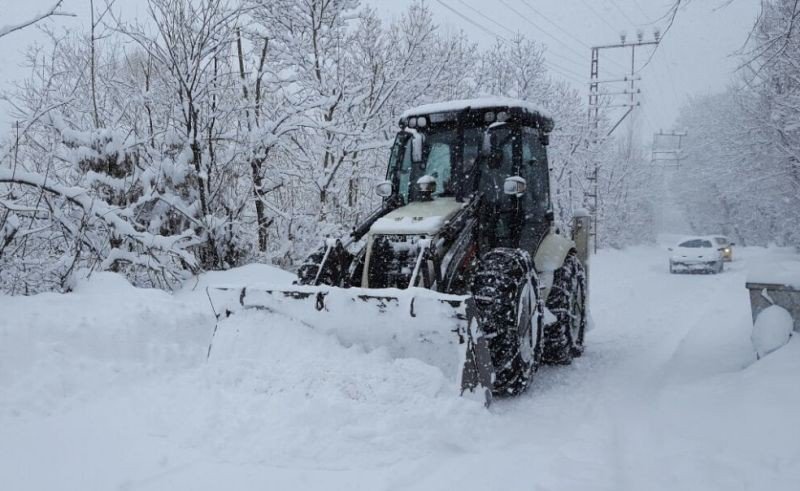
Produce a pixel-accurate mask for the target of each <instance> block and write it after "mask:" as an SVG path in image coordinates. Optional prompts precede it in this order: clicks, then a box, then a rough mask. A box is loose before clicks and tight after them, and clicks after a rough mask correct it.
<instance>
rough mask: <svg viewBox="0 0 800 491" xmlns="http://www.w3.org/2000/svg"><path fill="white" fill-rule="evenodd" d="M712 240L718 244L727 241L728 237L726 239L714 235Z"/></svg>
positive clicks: (723, 243)
mask: <svg viewBox="0 0 800 491" xmlns="http://www.w3.org/2000/svg"><path fill="white" fill-rule="evenodd" d="M714 240H715V241H716V243H717V244H719V245H725V244H727V243H728V239H726V238H725V237H715V238H714Z"/></svg>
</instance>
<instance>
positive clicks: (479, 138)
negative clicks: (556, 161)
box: [376, 98, 553, 251]
mask: <svg viewBox="0 0 800 491" xmlns="http://www.w3.org/2000/svg"><path fill="white" fill-rule="evenodd" d="M552 127H553V123H552V120H550V119H549V118H547V117H546V116H544V115H542V114H541V112H539V111H538V110H537V109H535V108H533V107H531V106H530V105H529V104H528V103H526V102H524V101H517V100H513V99H503V98H487V99H474V100H465V101H452V102H447V103H443V104H429V105H425V106H421V107H418V108H415V109H411V110H409V111H406V112H405V113H403V115H402V116H401V118H400V131H399V132H398V134H397V137H396V138H395V143H394V146H393V147H392V152H391V157H390V162H389V168H388V172H387V176H386V181H384V182H382V183H380V184H378V187H377V189H376V190H377V192H378V194H379V195H382V196H384V198H385V199H387V200H394V201H395V202H397V203H398V204H399V205H400V206H408V205H415V206H414V208H416V209H421V208H424V205H421V204H417V203H419V202H427V201H437V200H448V201H453V202H454V203H465V202H469V201H471V200H475V199H479V200H480V201H481V204H480V210H479V212H478V213H479V214H480V216H481V218H480V219H479V222H480V224H481V227H480V233H479V240H480V241H481V242H482V243H483V244H484V245H485V246H486V247H487V248H493V247H501V246H502V247H521V248H523V249H527V250H529V251H532V250H534V249H535V248H536V246H537V244H538V241H539V240H540V239H541V237H542V236H543V235H544V234H545V233H546V231H547V229H548V228H549V225H550V221H551V220H552V218H551V215H550V214H549V210H550V209H551V206H550V185H549V172H548V162H547V151H546V145H547V143H548V135H549V133H550V131H551V130H552ZM431 208H440V207H431Z"/></svg>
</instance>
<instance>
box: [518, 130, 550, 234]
mask: <svg viewBox="0 0 800 491" xmlns="http://www.w3.org/2000/svg"><path fill="white" fill-rule="evenodd" d="M547 166H548V163H547V152H546V150H545V147H544V145H542V143H541V141H540V140H539V131H538V130H536V129H534V128H528V127H526V128H523V129H522V165H521V167H520V175H521V177H523V178H524V179H525V181H526V183H527V187H528V190H527V192H526V196H525V209H526V214H528V215H533V216H531V217H530V218H532V219H534V220H537V219H542V218H543V217H544V214H545V212H547V210H548V209H549V208H550V181H549V179H550V177H549V175H550V174H549V172H548V169H547Z"/></svg>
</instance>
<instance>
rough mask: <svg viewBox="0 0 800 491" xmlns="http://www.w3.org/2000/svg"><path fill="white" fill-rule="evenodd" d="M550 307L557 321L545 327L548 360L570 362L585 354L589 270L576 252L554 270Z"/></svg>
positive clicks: (545, 352)
mask: <svg viewBox="0 0 800 491" xmlns="http://www.w3.org/2000/svg"><path fill="white" fill-rule="evenodd" d="M547 308H548V310H550V312H551V313H552V314H553V315H554V316H555V318H556V321H555V322H553V323H551V324H548V325H546V326H545V328H544V361H545V362H546V363H550V364H555V365H569V364H570V363H572V359H573V358H576V357H579V356H581V355H582V354H583V338H584V335H585V333H586V317H587V316H586V273H585V270H584V269H583V265H582V264H581V262H580V260H579V259H578V257H577V256H576V255H575V254H569V255H568V256H567V258H566V259H565V260H564V264H562V265H561V267H560V268H558V269H557V270H556V271H555V272H554V274H553V286H552V287H551V288H550V294H549V296H548V297H547Z"/></svg>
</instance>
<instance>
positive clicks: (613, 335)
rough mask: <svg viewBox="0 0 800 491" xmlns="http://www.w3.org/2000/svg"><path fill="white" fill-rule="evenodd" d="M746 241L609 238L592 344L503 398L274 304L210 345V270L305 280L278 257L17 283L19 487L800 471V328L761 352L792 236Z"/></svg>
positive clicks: (460, 485)
mask: <svg viewBox="0 0 800 491" xmlns="http://www.w3.org/2000/svg"><path fill="white" fill-rule="evenodd" d="M736 254H737V257H736V260H735V261H734V262H733V263H732V264H728V265H726V268H727V269H726V272H725V273H724V274H722V275H718V276H716V275H669V274H668V272H667V259H666V252H665V251H663V250H659V249H655V248H634V249H629V250H625V251H601V253H600V254H599V255H598V256H596V257H595V258H594V260H593V264H592V270H591V283H592V285H591V286H592V292H591V295H592V298H591V302H592V315H593V318H594V324H595V329H594V330H593V331H591V332H590V333H589V335H588V337H587V344H588V348H587V351H586V353H585V355H584V356H583V357H582V358H580V359H578V360H576V362H575V363H574V364H573V365H572V366H570V367H560V368H549V367H548V368H544V369H543V370H541V371H540V372H539V373H538V375H537V377H538V378H537V379H536V381H535V383H534V386H533V387H532V389H531V390H529V391H528V392H527V393H526V394H525V395H523V396H522V397H519V398H516V399H511V400H503V401H499V402H497V403H496V404H495V405H493V406H492V408H491V410H489V411H487V410H485V409H483V407H482V406H481V405H480V404H479V403H478V402H475V401H472V400H468V399H462V398H459V397H457V396H455V395H454V392H455V388H454V387H452V385H451V382H450V380H448V378H447V377H445V376H444V375H443V374H442V373H441V371H439V370H438V369H437V368H434V367H432V366H429V365H426V364H424V363H422V362H421V361H419V360H414V359H393V358H392V357H391V356H389V354H388V352H387V351H386V350H381V349H378V350H374V351H371V352H367V351H365V350H364V349H363V348H359V347H358V346H351V347H345V346H343V345H342V344H340V343H339V342H338V341H337V339H336V338H334V337H332V336H330V335H325V334H321V333H320V332H318V331H315V330H314V329H313V328H311V327H309V326H306V325H302V324H300V323H297V322H293V321H291V320H289V319H286V318H281V317H278V316H269V315H267V314H264V313H259V312H248V313H245V314H242V315H240V316H238V317H237V318H236V322H232V321H229V322H228V323H227V324H225V325H223V326H222V327H221V329H222V328H226V329H230V330H237V329H241V330H242V332H244V331H249V332H251V335H250V336H248V339H247V340H242V342H241V343H240V345H239V346H240V350H239V351H238V352H237V351H236V349H234V348H232V347H231V346H230V345H229V346H228V349H227V350H225V351H223V352H222V353H221V354H220V353H214V355H212V356H211V358H210V359H209V360H207V359H206V354H207V350H208V343H209V340H210V338H211V334H212V332H213V329H214V317H213V315H212V313H211V310H210V308H209V306H208V300H207V298H206V296H205V292H204V290H203V287H204V286H205V285H207V284H214V283H237V282H240V281H244V280H247V281H249V282H252V281H257V282H261V283H263V282H270V281H272V282H276V283H281V282H283V283H286V282H288V281H290V279H291V277H290V276H288V275H286V274H285V273H282V272H279V271H277V270H274V269H272V268H268V267H265V266H250V267H247V268H243V269H241V270H238V271H233V272H227V273H214V274H213V275H209V276H207V277H203V278H200V279H199V281H198V282H196V284H195V283H193V284H189V285H187V287H186V288H185V289H184V290H182V291H180V292H178V293H176V294H174V295H169V294H166V293H164V292H161V291H154V290H139V289H135V288H133V287H131V286H130V285H128V284H127V283H125V282H124V281H123V280H121V279H120V278H118V277H116V276H114V275H111V274H104V275H98V276H96V277H94V278H93V279H91V280H89V281H87V282H84V283H81V284H80V285H78V288H77V289H76V291H75V292H74V293H71V294H67V295H57V294H43V295H38V296H35V297H27V298H25V297H14V298H10V297H0V489H3V490H13V491H27V490H47V491H49V490H53V491H62V490H76V491H77V490H80V491H92V490H97V491H107V490H115V489H119V490H125V491H150V490H193V491H194V490H219V489H235V490H250V489H252V490H255V489H259V490H261V489H311V490H314V489H325V490H331V489H348V490H350V489H370V490H395V489H397V490H399V489H403V490H406V489H420V490H436V489H459V490H471V489H475V490H481V491H486V490H489V489H501V488H502V489H506V490H526V491H530V490H572V489H574V490H590V489H592V490H593V489H602V490H606V489H607V490H628V489H629V490H645V489H646V490H661V489H665V490H666V489H669V490H691V489H697V490H716V489H719V490H725V491H731V490H744V489H752V490H797V489H800V339H798V336H794V337H793V338H792V339H791V340H790V342H789V343H788V344H787V345H786V346H784V347H783V348H781V349H779V350H778V351H776V352H774V353H772V354H770V355H768V356H766V357H765V358H763V359H761V360H759V361H757V362H756V361H755V355H754V353H753V349H752V346H751V344H750V333H751V328H752V325H751V318H750V311H749V304H748V298H747V291H746V290H745V288H744V279H745V277H746V274H747V270H748V268H749V267H750V265H752V264H755V263H757V262H764V261H766V260H768V259H769V258H770V257H773V256H775V255H777V253H776V252H775V251H767V250H764V249H755V248H753V249H740V250H737V251H736ZM193 287H195V288H194V289H193ZM246 328H249V329H246ZM228 334H231V333H228ZM234 352H237V353H239V356H232V354H233V353H234ZM217 355H219V356H217ZM223 355H224V356H223Z"/></svg>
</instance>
